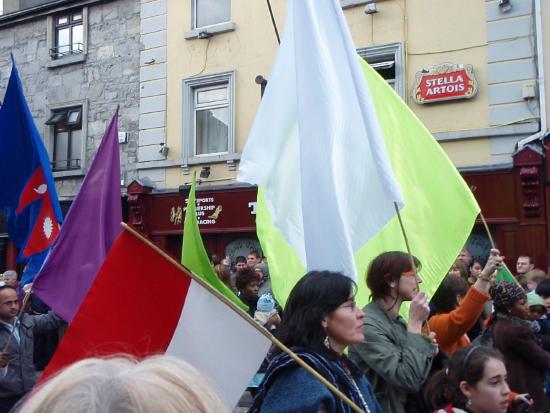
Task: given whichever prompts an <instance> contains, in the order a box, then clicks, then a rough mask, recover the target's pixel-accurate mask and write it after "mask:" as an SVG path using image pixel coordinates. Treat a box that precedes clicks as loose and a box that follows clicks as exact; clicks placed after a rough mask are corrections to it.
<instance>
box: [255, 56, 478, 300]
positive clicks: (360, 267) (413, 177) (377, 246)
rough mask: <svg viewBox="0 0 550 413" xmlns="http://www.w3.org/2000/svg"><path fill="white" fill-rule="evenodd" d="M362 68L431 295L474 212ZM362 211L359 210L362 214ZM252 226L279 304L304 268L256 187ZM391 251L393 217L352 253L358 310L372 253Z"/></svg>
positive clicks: (399, 106) (453, 174)
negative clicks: (256, 234)
mask: <svg viewBox="0 0 550 413" xmlns="http://www.w3.org/2000/svg"><path fill="white" fill-rule="evenodd" d="M361 67H362V69H363V72H364V76H365V79H366V82H367V85H368V89H369V92H370V95H371V97H372V101H373V104H374V106H375V110H376V114H377V117H378V121H379V123H380V127H381V130H382V133H383V137H384V143H385V145H386V150H387V153H388V156H389V158H390V162H391V166H392V169H393V173H394V175H395V177H396V178H397V181H398V183H399V187H400V189H401V192H402V194H403V198H404V205H405V206H404V207H403V208H402V210H401V216H402V219H403V224H404V226H405V230H406V231H407V236H408V238H409V243H410V246H411V250H412V253H413V254H414V255H415V256H417V257H418V258H419V259H420V261H421V262H422V268H421V271H420V277H421V278H422V281H423V282H422V284H421V285H420V288H421V289H422V290H423V291H425V292H426V293H427V294H428V295H432V294H433V293H434V292H435V290H436V289H437V287H438V286H439V283H440V282H441V280H442V279H443V277H444V276H445V275H446V274H447V272H448V270H449V268H450V267H451V265H452V263H453V262H454V260H455V259H456V257H457V255H458V253H459V252H460V249H461V248H462V247H463V246H464V244H465V243H466V241H467V239H468V236H469V234H470V232H471V230H472V227H473V225H474V222H475V218H476V216H477V215H478V213H479V207H478V205H477V202H476V200H475V198H474V196H473V194H472V192H471V191H470V189H469V188H468V186H467V185H466V183H465V182H464V180H463V179H462V177H461V176H460V174H459V173H458V171H457V169H456V168H455V166H454V165H453V164H452V162H451V161H450V160H449V158H448V157H447V155H446V154H445V152H444V151H443V150H442V149H441V147H440V145H439V144H438V143H437V142H436V141H435V139H434V138H433V137H432V135H431V134H430V132H429V131H428V130H427V129H426V128H425V126H424V125H423V124H422V123H421V122H420V121H419V120H418V118H417V117H416V115H415V114H414V113H413V112H412V110H411V109H410V108H409V107H408V106H407V105H406V104H405V103H404V102H403V100H402V99H401V98H400V97H399V96H398V95H397V94H396V93H395V91H394V90H393V89H392V88H391V87H390V86H389V85H388V84H387V82H386V81H385V80H384V79H383V78H382V77H381V76H380V75H379V74H378V73H377V72H376V71H375V70H374V69H372V68H371V67H370V66H369V65H368V64H367V63H366V62H364V60H363V59H361ZM357 190H358V191H360V190H361V188H357ZM376 201H377V200H376V199H373V200H372V202H374V203H375V202H376ZM368 208H369V205H364V209H365V211H367V210H368ZM303 213H304V214H306V213H307V211H303ZM326 219H330V217H327V218H326ZM256 225H257V233H258V238H259V240H260V243H261V246H262V249H263V251H264V252H265V254H266V255H267V257H269V269H270V274H271V281H272V286H273V290H274V293H275V296H276V298H277V300H279V302H280V303H281V304H284V303H285V302H286V299H287V297H288V294H289V293H290V290H291V289H292V287H293V286H294V285H295V284H296V282H297V281H298V280H299V279H300V277H301V276H302V275H303V274H304V273H305V267H304V265H303V264H302V263H301V261H300V259H299V255H298V254H297V253H296V251H295V250H294V249H293V248H292V246H291V245H290V244H289V243H288V242H287V241H286V240H285V238H284V237H283V236H282V235H281V233H280V232H279V231H278V229H277V228H276V227H275V226H274V225H273V218H272V217H271V216H270V213H269V210H268V208H267V206H266V202H265V193H264V191H263V190H262V188H260V189H259V191H258V204H257V215H256ZM326 242H327V243H330V242H331V240H330V239H327V240H326ZM393 250H400V251H406V246H405V242H404V240H403V234H402V232H401V230H400V227H399V222H398V219H397V217H394V218H393V219H392V220H391V221H389V222H388V223H387V224H386V225H385V226H384V227H383V228H382V230H381V231H380V232H378V233H377V234H376V235H374V237H372V238H371V239H370V240H369V241H368V242H367V243H366V244H365V245H364V246H363V247H362V248H360V249H359V250H358V251H357V252H356V253H355V264H356V270H357V274H358V279H357V284H358V287H359V289H358V294H357V301H358V303H359V304H360V305H364V304H366V303H367V302H368V301H369V290H368V288H367V286H366V282H365V274H366V270H367V267H368V264H369V262H370V261H371V260H372V259H373V258H375V257H376V256H377V255H378V254H380V253H382V252H385V251H393Z"/></svg>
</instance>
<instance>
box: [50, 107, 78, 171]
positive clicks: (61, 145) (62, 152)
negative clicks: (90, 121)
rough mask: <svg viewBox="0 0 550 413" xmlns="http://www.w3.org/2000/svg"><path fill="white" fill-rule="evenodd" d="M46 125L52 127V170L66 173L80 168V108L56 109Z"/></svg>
mask: <svg viewBox="0 0 550 413" xmlns="http://www.w3.org/2000/svg"><path fill="white" fill-rule="evenodd" d="M46 125H51V126H53V129H54V130H53V156H52V170H53V171H54V172H56V171H67V170H73V169H80V168H81V157H82V107H81V106H78V107H72V108H65V109H58V110H55V111H54V112H53V113H52V116H51V117H50V118H49V119H48V120H47V122H46Z"/></svg>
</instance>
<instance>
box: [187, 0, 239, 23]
mask: <svg viewBox="0 0 550 413" xmlns="http://www.w3.org/2000/svg"><path fill="white" fill-rule="evenodd" d="M230 19H231V0H193V28H199V27H206V26H212V25H214V24H219V23H225V22H228V21H229V20H230Z"/></svg>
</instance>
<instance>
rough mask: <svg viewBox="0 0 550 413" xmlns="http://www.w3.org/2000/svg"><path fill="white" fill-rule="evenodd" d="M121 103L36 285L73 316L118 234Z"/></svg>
mask: <svg viewBox="0 0 550 413" xmlns="http://www.w3.org/2000/svg"><path fill="white" fill-rule="evenodd" d="M121 210H122V208H121V203H120V155H119V147H118V108H117V110H116V112H115V114H114V116H113V119H112V120H111V123H110V124H109V127H108V128H107V131H106V132H105V135H104V136H103V140H102V141H101V145H100V146H99V149H98V150H97V153H96V155H95V158H94V161H93V162H92V165H91V166H90V169H89V170H88V173H87V174H86V177H85V178H84V181H83V182H82V187H81V188H80V191H79V192H78V195H77V196H76V198H75V199H74V201H73V204H72V205H71V208H70V209H69V213H68V214H67V216H66V218H65V222H64V223H63V226H62V227H61V231H60V232H59V236H58V238H57V241H56V242H55V244H54V246H53V248H52V250H51V252H50V254H49V256H48V258H47V259H46V262H45V264H44V266H43V268H42V270H41V271H40V273H39V274H38V276H37V277H36V280H35V282H34V284H33V291H34V292H35V293H36V294H37V295H38V296H39V297H40V298H41V299H42V300H43V301H44V302H45V303H46V304H47V305H49V306H50V307H51V308H52V310H53V311H55V312H56V313H57V314H58V315H59V316H60V317H62V318H63V319H65V320H66V321H68V322H70V321H71V320H72V319H73V317H74V315H75V314H76V311H77V310H78V307H79V306H80V303H81V302H82V300H83V299H84V297H85V296H86V294H87V292H88V290H89V288H90V286H91V285H92V283H93V281H94V279H95V276H96V274H97V272H98V270H99V268H100V267H101V264H102V263H103V260H104V259H105V256H106V255H107V253H108V252H109V249H110V248H111V245H112V243H113V242H114V240H115V238H116V237H117V235H118V234H119V232H120V230H121V227H120V222H121V221H122V212H121Z"/></svg>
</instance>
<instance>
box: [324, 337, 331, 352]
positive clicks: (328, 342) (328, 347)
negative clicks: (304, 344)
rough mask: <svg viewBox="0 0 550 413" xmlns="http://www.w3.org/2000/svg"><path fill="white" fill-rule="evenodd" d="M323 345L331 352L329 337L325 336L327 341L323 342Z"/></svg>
mask: <svg viewBox="0 0 550 413" xmlns="http://www.w3.org/2000/svg"><path fill="white" fill-rule="evenodd" d="M323 344H324V345H325V347H326V348H327V349H329V350H330V341H328V336H325V339H324V340H323Z"/></svg>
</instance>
